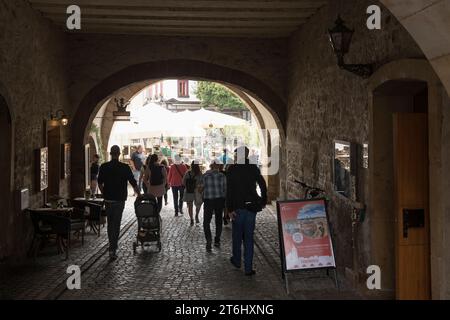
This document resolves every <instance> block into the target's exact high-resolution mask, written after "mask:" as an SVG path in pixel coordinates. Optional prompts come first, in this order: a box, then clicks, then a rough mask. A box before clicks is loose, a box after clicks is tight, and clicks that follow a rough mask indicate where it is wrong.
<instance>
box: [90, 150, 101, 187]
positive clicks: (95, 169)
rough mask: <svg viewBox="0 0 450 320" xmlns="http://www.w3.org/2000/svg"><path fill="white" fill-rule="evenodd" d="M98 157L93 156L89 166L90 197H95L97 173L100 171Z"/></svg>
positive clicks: (96, 155)
mask: <svg viewBox="0 0 450 320" xmlns="http://www.w3.org/2000/svg"><path fill="white" fill-rule="evenodd" d="M99 161H100V156H99V155H98V154H95V155H94V161H93V162H92V164H91V168H90V173H91V195H92V196H95V195H96V194H97V188H98V181H97V180H98V171H99V170H100V164H99Z"/></svg>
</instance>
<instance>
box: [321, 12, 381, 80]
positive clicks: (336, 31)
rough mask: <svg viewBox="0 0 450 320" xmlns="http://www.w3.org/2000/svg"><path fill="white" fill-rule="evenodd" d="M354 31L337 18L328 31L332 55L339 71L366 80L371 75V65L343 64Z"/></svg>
mask: <svg viewBox="0 0 450 320" xmlns="http://www.w3.org/2000/svg"><path fill="white" fill-rule="evenodd" d="M354 32H355V30H351V29H349V28H348V27H347V26H346V25H345V24H344V21H343V20H342V19H341V17H340V16H338V18H337V20H336V25H335V26H334V28H333V29H329V30H328V33H329V37H330V42H331V46H332V48H333V51H334V54H335V55H336V57H337V60H338V66H339V67H340V68H341V69H344V70H347V71H349V72H351V73H354V74H356V75H358V76H360V77H363V78H368V77H370V76H371V75H372V73H373V66H372V65H371V64H346V63H345V62H344V56H345V55H346V54H347V53H348V52H349V50H350V44H351V42H352V37H353V33H354Z"/></svg>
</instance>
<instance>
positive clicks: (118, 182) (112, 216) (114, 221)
mask: <svg viewBox="0 0 450 320" xmlns="http://www.w3.org/2000/svg"><path fill="white" fill-rule="evenodd" d="M110 154H111V161H109V162H106V163H104V164H102V165H101V167H100V172H99V174H98V187H99V188H100V191H101V192H102V194H103V197H104V199H105V205H106V215H107V217H108V239H109V256H110V258H111V259H116V258H117V255H116V251H117V242H118V240H119V234H120V224H121V222H122V214H123V210H124V208H125V201H126V200H127V197H128V191H127V187H128V182H129V183H130V184H131V185H132V186H133V188H134V192H136V194H138V195H139V193H140V192H139V188H138V185H137V182H136V180H135V179H134V176H133V172H132V171H131V168H130V167H129V166H128V165H126V164H125V163H122V162H120V161H119V156H120V148H119V147H118V146H112V147H111V152H110Z"/></svg>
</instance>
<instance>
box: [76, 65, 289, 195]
mask: <svg viewBox="0 0 450 320" xmlns="http://www.w3.org/2000/svg"><path fill="white" fill-rule="evenodd" d="M167 78H175V79H183V78H186V79H195V80H205V81H212V82H218V83H221V84H223V85H226V86H228V87H229V88H230V89H231V90H233V91H234V92H238V95H239V96H241V97H245V98H246V99H245V100H244V101H245V102H246V104H247V106H249V108H250V109H251V110H252V111H253V112H254V113H257V114H258V116H257V118H259V119H264V124H263V125H264V127H263V126H262V125H261V122H260V125H261V127H262V128H271V127H274V128H273V129H277V130H279V137H280V138H281V139H280V144H279V145H278V146H272V150H273V151H274V152H275V150H276V149H277V151H276V152H277V153H278V154H281V151H280V149H281V148H282V145H283V141H284V124H285V120H286V119H285V117H286V106H285V102H284V101H283V100H282V99H281V98H280V97H279V96H278V95H277V94H275V93H274V92H273V90H272V89H270V88H269V87H268V86H267V85H265V84H264V83H263V82H261V81H259V80H257V79H255V78H254V77H252V76H250V75H248V74H246V73H243V72H241V71H237V70H233V69H230V68H225V67H222V66H218V65H214V64H210V63H204V62H199V61H194V60H168V61H158V62H149V63H144V64H140V65H135V66H131V67H128V68H126V69H124V70H122V71H120V72H118V73H116V74H114V75H112V76H110V77H108V78H107V79H105V80H103V81H102V82H101V83H99V84H98V85H97V86H96V87H94V88H93V89H92V90H91V91H90V92H89V93H88V94H87V95H86V96H85V97H84V99H83V100H82V101H81V104H80V106H79V107H78V110H77V112H76V114H75V116H74V120H73V126H72V148H73V150H74V152H73V153H72V170H73V172H74V173H77V174H73V175H72V189H71V190H72V195H73V196H76V195H81V194H83V192H84V176H83V173H84V171H85V159H84V152H85V151H84V145H86V144H87V143H88V137H89V128H90V126H91V124H92V122H93V120H94V118H95V116H96V114H97V113H98V111H99V110H101V109H102V108H106V109H107V104H108V103H113V102H111V98H112V97H113V96H115V95H116V94H117V93H118V92H126V93H127V95H129V96H130V98H132V97H133V96H134V95H136V94H137V93H138V92H139V88H141V89H142V88H143V87H145V85H148V84H150V83H153V82H157V81H159V80H161V79H167ZM105 105H106V106H105ZM106 109H105V110H104V112H108V111H107V110H106ZM260 109H261V110H263V111H264V114H263V113H261V112H260V111H258V110H260ZM278 163H281V161H278ZM269 184H270V181H269ZM272 184H273V182H272ZM278 185H279V183H278Z"/></svg>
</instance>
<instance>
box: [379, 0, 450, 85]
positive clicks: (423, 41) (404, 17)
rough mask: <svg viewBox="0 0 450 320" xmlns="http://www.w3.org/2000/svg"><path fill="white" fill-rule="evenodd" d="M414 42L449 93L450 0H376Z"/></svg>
mask: <svg viewBox="0 0 450 320" xmlns="http://www.w3.org/2000/svg"><path fill="white" fill-rule="evenodd" d="M380 2H381V3H383V4H384V5H385V6H386V8H388V9H389V10H390V11H391V12H392V14H393V15H394V16H395V17H396V18H397V19H398V20H399V21H400V23H401V24H402V25H403V26H404V27H405V28H406V30H407V31H408V32H409V33H410V34H411V36H412V37H413V39H414V40H415V41H416V42H417V43H418V45H419V46H420V48H421V49H422V51H423V52H424V54H425V55H426V57H427V58H428V60H429V61H430V63H431V65H432V66H433V68H434V70H435V71H436V73H437V75H438V76H439V77H440V79H441V81H442V83H443V85H444V86H445V87H446V89H447V92H448V93H450V0H380Z"/></svg>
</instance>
